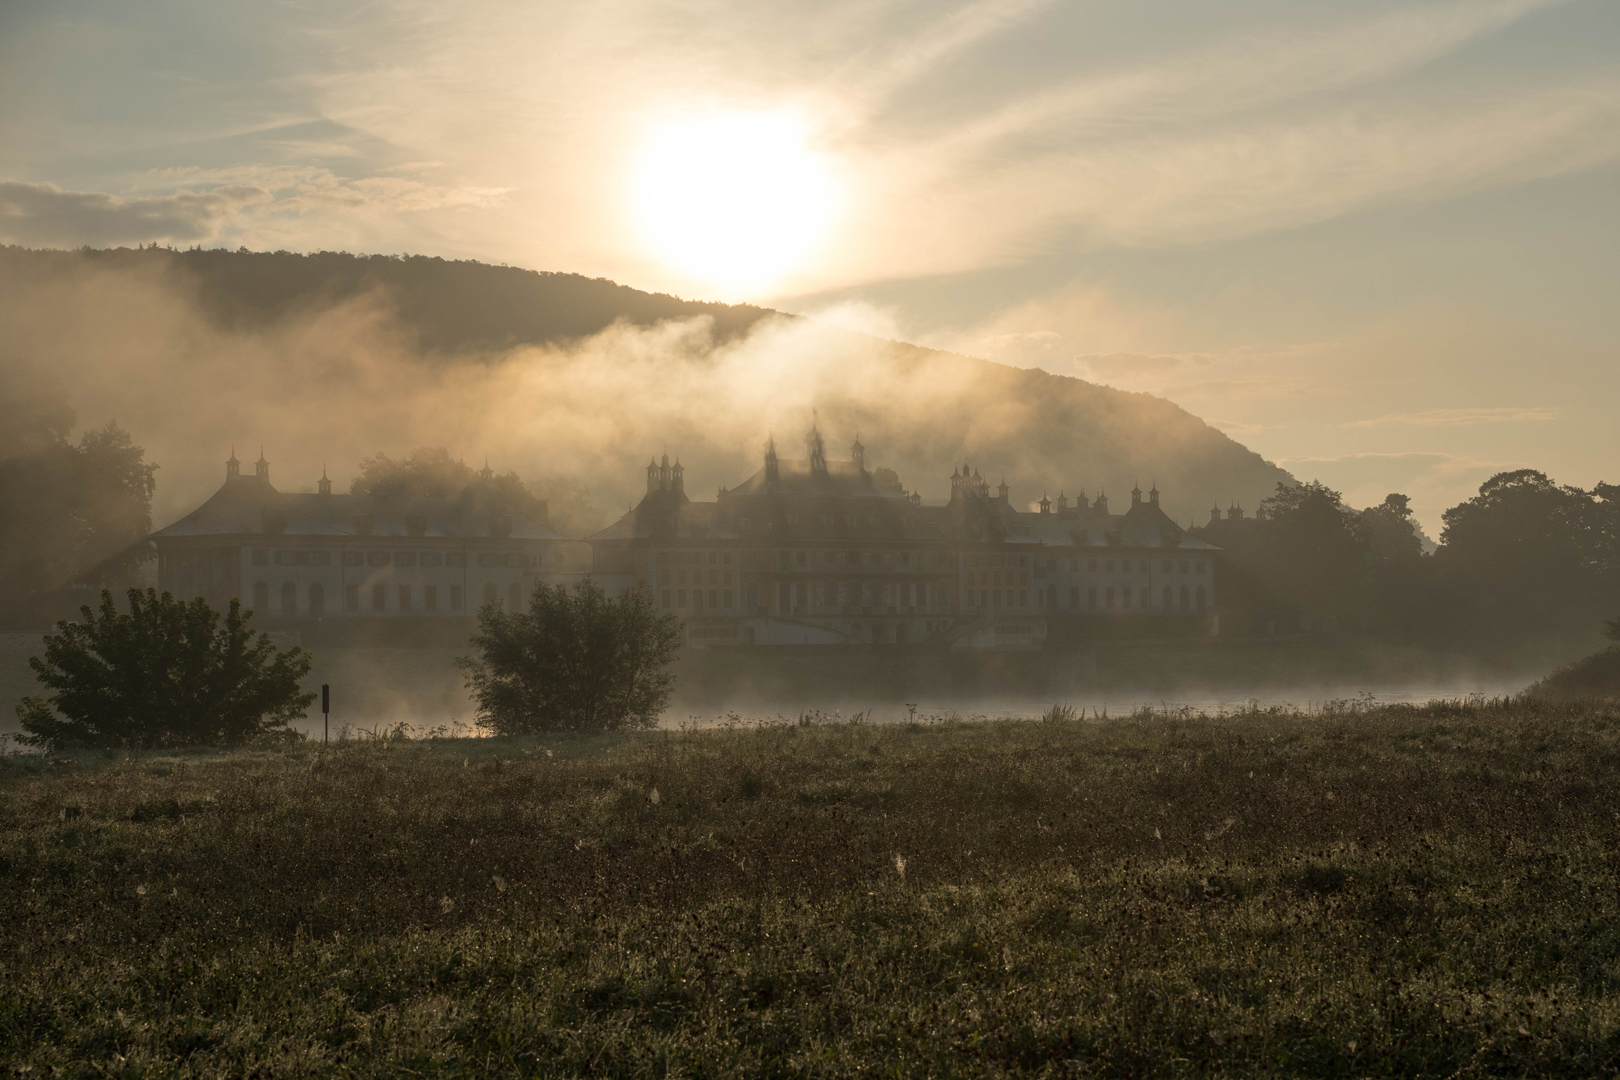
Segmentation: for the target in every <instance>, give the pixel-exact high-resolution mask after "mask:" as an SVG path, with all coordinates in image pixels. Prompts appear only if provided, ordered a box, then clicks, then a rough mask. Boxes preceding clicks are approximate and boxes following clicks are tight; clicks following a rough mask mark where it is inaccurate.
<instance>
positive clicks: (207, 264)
mask: <svg viewBox="0 0 1620 1080" xmlns="http://www.w3.org/2000/svg"><path fill="white" fill-rule="evenodd" d="M0 259H3V260H4V261H5V262H6V263H9V264H10V265H11V266H12V267H13V268H16V269H19V270H25V271H26V273H27V274H29V275H31V276H49V275H51V274H70V273H74V272H77V271H79V270H81V269H83V267H84V266H85V265H87V264H88V265H90V266H94V267H98V268H103V269H131V270H143V271H150V270H154V269H157V270H163V271H167V272H170V273H173V274H175V275H176V276H177V277H178V278H179V279H180V280H181V281H183V282H185V283H186V285H187V286H188V287H189V288H191V289H192V290H194V295H195V298H196V300H197V303H198V306H199V307H200V308H201V309H202V310H203V311H204V312H205V313H206V314H207V315H208V316H209V318H210V319H212V320H213V321H214V322H215V323H216V324H217V325H218V326H220V327H222V328H225V329H257V328H262V327H265V326H269V325H271V324H273V323H274V322H276V321H277V320H279V319H284V318H286V317H288V316H290V315H294V314H298V313H300V312H303V311H307V310H309V309H311V308H314V307H320V306H325V305H330V304H333V303H337V302H340V301H343V300H347V299H351V298H353V297H356V296H359V295H361V294H364V293H366V292H369V291H371V290H374V289H381V290H384V291H385V292H386V293H387V294H388V295H389V296H390V297H391V298H392V299H393V301H394V304H395V306H396V308H397V312H398V318H399V321H400V322H401V324H403V325H404V326H405V327H407V328H409V329H410V330H412V331H413V332H414V333H416V334H417V335H418V340H419V342H420V345H421V347H422V348H423V349H425V350H430V351H435V352H463V351H467V350H477V349H492V348H503V347H507V346H511V345H527V344H537V343H542V342H547V343H549V342H561V341H570V340H574V339H577V338H582V337H588V336H590V335H591V334H595V333H599V332H600V331H602V330H604V329H606V328H607V327H608V326H610V325H611V324H612V323H613V322H614V321H615V320H616V319H624V320H626V321H628V322H630V323H633V324H635V325H637V326H652V325H653V324H655V323H658V322H661V321H663V320H665V319H690V318H693V317H694V316H698V315H707V316H709V317H710V318H712V319H713V320H714V322H715V330H716V334H717V336H720V337H722V338H728V337H731V336H734V335H736V334H739V333H745V332H747V330H748V329H749V327H751V326H753V325H754V323H756V322H758V321H759V320H760V319H761V318H764V317H765V316H766V315H769V314H771V312H769V311H767V310H766V309H764V308H758V307H754V306H752V305H749V304H713V303H701V302H698V301H694V300H681V299H679V298H677V297H673V296H668V295H665V294H663V293H645V292H641V291H639V290H637V289H632V288H629V287H627V286H624V285H618V284H615V283H614V282H611V281H607V280H605V279H603V278H588V277H584V276H582V275H580V274H555V273H545V272H540V271H535V270H522V269H519V268H518V267H515V266H490V265H488V264H486V263H480V262H460V261H452V260H445V259H438V258H430V257H428V256H425V255H407V256H395V255H350V254H349V253H348V252H341V251H320V252H316V253H315V254H312V255H299V254H295V253H293V252H287V251H276V252H256V251H225V250H212V251H208V250H201V249H197V250H193V251H171V250H169V249H167V248H146V249H144V250H131V249H129V248H113V249H109V250H88V249H87V250H81V251H30V250H27V249H23V248H17V247H7V248H0Z"/></svg>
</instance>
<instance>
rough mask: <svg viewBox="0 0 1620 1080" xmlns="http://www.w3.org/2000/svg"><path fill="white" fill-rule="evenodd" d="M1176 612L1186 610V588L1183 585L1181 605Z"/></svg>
mask: <svg viewBox="0 0 1620 1080" xmlns="http://www.w3.org/2000/svg"><path fill="white" fill-rule="evenodd" d="M1176 610H1177V611H1186V610H1187V586H1185V585H1183V586H1182V587H1181V604H1180V606H1178V607H1177V608H1176Z"/></svg>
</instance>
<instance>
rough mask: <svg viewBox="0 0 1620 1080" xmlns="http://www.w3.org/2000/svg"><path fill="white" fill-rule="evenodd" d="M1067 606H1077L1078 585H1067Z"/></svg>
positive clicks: (1078, 598)
mask: <svg viewBox="0 0 1620 1080" xmlns="http://www.w3.org/2000/svg"><path fill="white" fill-rule="evenodd" d="M1069 606H1070V607H1071V608H1079V606H1080V586H1078V585H1070V586H1069Z"/></svg>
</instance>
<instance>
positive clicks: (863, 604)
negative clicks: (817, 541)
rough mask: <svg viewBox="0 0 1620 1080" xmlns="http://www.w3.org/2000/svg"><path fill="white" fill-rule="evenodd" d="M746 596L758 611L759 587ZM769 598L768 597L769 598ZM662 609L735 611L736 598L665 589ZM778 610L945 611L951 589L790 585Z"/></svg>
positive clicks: (781, 587) (719, 592) (907, 584)
mask: <svg viewBox="0 0 1620 1080" xmlns="http://www.w3.org/2000/svg"><path fill="white" fill-rule="evenodd" d="M743 592H744V597H745V600H744V605H743V606H744V609H745V610H747V611H749V612H753V611H756V610H758V609H759V606H760V605H759V599H760V593H759V583H758V582H757V581H750V582H749V583H748V585H747V587H746V588H745V589H744V590H743ZM767 595H768V594H767ZM658 601H659V605H660V606H661V607H665V608H671V609H680V610H688V609H689V610H691V611H692V612H693V613H697V612H702V611H706V610H716V611H727V610H733V609H734V607H735V603H736V595H735V594H734V593H733V591H732V590H731V589H727V588H713V589H662V590H660V591H659V594H658ZM776 604H777V609H778V610H779V611H782V612H799V613H804V612H811V611H816V612H821V613H832V612H853V611H856V610H862V611H871V610H874V609H878V610H884V609H888V608H913V609H915V608H928V607H934V608H939V609H944V608H946V607H947V606H948V605H949V589H948V587H947V586H946V585H945V584H943V583H937V584H934V585H932V586H930V585H929V584H928V583H927V582H920V581H901V582H881V581H847V582H846V581H831V582H816V583H810V582H803V581H801V582H788V581H780V582H777V585H776Z"/></svg>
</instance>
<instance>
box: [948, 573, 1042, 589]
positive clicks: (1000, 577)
mask: <svg viewBox="0 0 1620 1080" xmlns="http://www.w3.org/2000/svg"><path fill="white" fill-rule="evenodd" d="M963 584H965V585H968V586H969V587H972V588H978V587H981V586H984V585H1024V586H1027V585H1028V584H1029V572H1028V571H1027V570H969V571H967V573H966V575H965V576H964V578H963Z"/></svg>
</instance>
